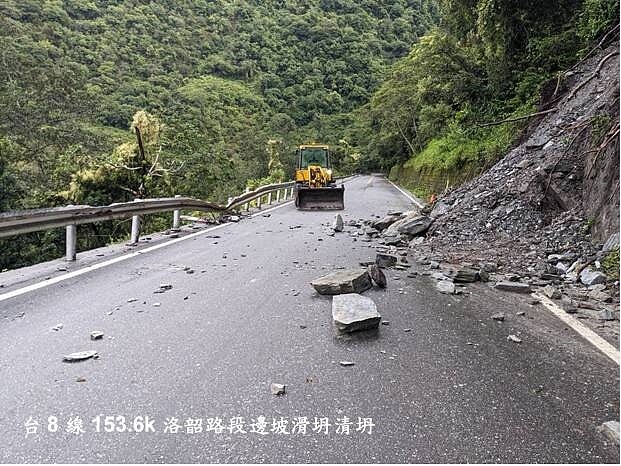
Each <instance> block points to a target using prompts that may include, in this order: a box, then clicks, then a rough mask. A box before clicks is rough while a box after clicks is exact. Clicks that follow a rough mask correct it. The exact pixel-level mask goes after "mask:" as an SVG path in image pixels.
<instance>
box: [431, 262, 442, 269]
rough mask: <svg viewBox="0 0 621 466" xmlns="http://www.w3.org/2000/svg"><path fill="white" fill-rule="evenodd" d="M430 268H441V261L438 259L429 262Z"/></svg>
mask: <svg viewBox="0 0 621 466" xmlns="http://www.w3.org/2000/svg"><path fill="white" fill-rule="evenodd" d="M429 268H430V269H432V270H433V269H439V268H440V263H439V262H437V261H431V262H429Z"/></svg>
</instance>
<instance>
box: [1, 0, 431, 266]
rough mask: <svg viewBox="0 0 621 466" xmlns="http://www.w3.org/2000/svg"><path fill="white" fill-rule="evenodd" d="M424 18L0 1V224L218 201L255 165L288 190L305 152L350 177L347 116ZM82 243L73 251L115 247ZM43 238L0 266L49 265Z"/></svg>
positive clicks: (227, 6) (118, 231)
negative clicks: (323, 152) (88, 210)
mask: <svg viewBox="0 0 621 466" xmlns="http://www.w3.org/2000/svg"><path fill="white" fill-rule="evenodd" d="M437 16H438V14H437V6H436V4H435V2H434V1H432V0H397V1H391V2H382V1H377V0H365V1H355V0H313V1H299V0H282V1H277V0H270V1H252V0H234V1H223V0H216V1H207V0H202V1H189V0H185V1H172V0H168V1H166V0H162V1H140V0H117V1H111V0H90V1H83V0H46V1H39V0H7V1H4V2H0V63H1V64H2V66H0V179H1V180H2V183H1V184H2V189H1V192H0V211H4V210H7V209H19V208H33V207H39V206H46V207H47V206H53V205H61V204H67V203H74V204H76V203H80V204H107V203H110V202H115V201H122V200H127V199H132V198H134V197H136V196H158V195H169V194H172V193H183V194H186V195H191V196H197V197H201V198H208V199H214V200H222V199H225V198H226V196H227V195H231V194H236V193H239V192H240V191H241V190H242V189H243V188H244V187H245V186H246V185H247V183H248V180H249V179H250V180H252V179H258V178H262V177H266V176H268V175H270V174H269V173H268V159H269V158H272V159H275V160H278V161H279V162H280V164H273V166H279V165H281V164H282V165H283V166H284V167H285V170H284V172H283V171H282V170H280V171H276V172H275V173H272V174H271V176H272V177H280V176H283V173H285V174H286V176H287V177H289V175H290V172H291V164H292V150H293V147H294V146H295V144H298V143H300V142H306V141H309V140H318V141H325V142H328V143H330V144H332V145H333V146H334V147H335V148H336V149H337V157H338V158H339V159H342V160H339V162H340V163H341V165H346V164H349V166H348V167H346V168H347V169H351V166H352V163H353V160H352V159H351V158H348V157H347V154H348V150H349V147H350V146H349V145H348V142H347V141H342V142H339V141H340V140H341V139H342V138H343V135H344V128H346V127H347V126H349V125H350V123H351V115H350V112H351V111H352V110H353V109H355V108H357V107H359V106H360V105H362V104H364V103H365V102H367V101H368V99H369V97H370V96H371V94H372V92H373V91H374V90H375V89H376V88H377V86H378V84H379V83H380V82H381V81H382V79H383V77H384V75H385V72H386V70H387V69H388V67H389V65H390V64H391V63H392V62H393V61H394V60H395V59H396V58H399V57H403V56H405V55H407V53H408V52H409V50H410V49H411V47H412V45H413V44H414V43H415V42H416V41H417V39H418V38H419V37H420V36H422V35H423V34H424V33H425V32H426V31H427V30H428V29H429V27H430V26H431V25H432V24H434V23H435V21H436V20H437ZM138 112H139V113H138ZM136 128H137V129H138V130H139V131H140V133H141V135H142V137H143V139H144V142H145V149H146V151H145V154H144V155H141V154H139V151H138V145H137V142H136V136H135V132H136V131H135V129H136ZM251 183H252V182H251ZM151 227H152V228H156V227H157V225H152V226H151ZM88 228H91V229H93V230H95V231H85V234H84V235H83V237H82V238H81V247H86V246H89V245H96V244H102V243H103V242H106V241H109V240H111V239H114V238H116V237H119V235H121V236H122V235H123V234H124V233H125V232H126V226H125V225H123V224H118V222H117V224H115V225H99V226H92V227H85V229H88ZM87 233H89V234H88V235H87ZM59 235H60V233H59V232H47V233H41V234H33V235H30V236H29V237H24V238H19V239H18V243H17V245H16V243H15V242H14V241H11V243H10V244H11V246H10V247H9V246H8V244H9V243H8V242H3V243H2V244H3V245H6V246H5V247H4V254H3V255H2V263H0V267H8V266H15V265H21V264H25V263H29V262H30V261H32V260H34V259H35V258H36V259H37V260H40V259H44V258H48V257H53V256H56V255H58V254H59V245H61V244H62V242H61V241H59V240H58V238H57V237H58V236H59ZM87 236H88V238H90V239H89V240H88V241H90V244H86V241H87ZM41 245H44V247H43V248H41ZM30 248H31V249H32V250H31V251H30ZM19 249H21V254H20V256H21V257H20V258H16V257H14V254H12V253H9V251H10V250H11V251H12V250H19Z"/></svg>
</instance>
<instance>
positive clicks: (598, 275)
mask: <svg viewBox="0 0 621 466" xmlns="http://www.w3.org/2000/svg"><path fill="white" fill-rule="evenodd" d="M580 281H581V282H582V283H583V284H585V285H586V286H591V285H599V284H604V283H606V275H605V274H603V273H602V272H598V271H595V270H591V268H590V267H586V268H585V269H584V270H583V271H582V272H580Z"/></svg>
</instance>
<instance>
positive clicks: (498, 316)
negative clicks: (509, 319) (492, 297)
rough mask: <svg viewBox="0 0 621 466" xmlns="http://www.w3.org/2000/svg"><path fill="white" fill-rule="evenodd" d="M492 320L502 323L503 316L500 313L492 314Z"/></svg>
mask: <svg viewBox="0 0 621 466" xmlns="http://www.w3.org/2000/svg"><path fill="white" fill-rule="evenodd" d="M492 319H493V320H497V321H498V322H502V321H504V320H505V315H504V314H503V313H502V312H498V313H496V314H492Z"/></svg>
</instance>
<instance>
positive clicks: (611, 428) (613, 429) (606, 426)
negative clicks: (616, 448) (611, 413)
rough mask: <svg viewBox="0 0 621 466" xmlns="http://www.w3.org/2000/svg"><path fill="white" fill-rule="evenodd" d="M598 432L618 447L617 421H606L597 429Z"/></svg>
mask: <svg viewBox="0 0 621 466" xmlns="http://www.w3.org/2000/svg"><path fill="white" fill-rule="evenodd" d="M598 430H599V431H600V432H601V433H602V434H604V435H605V436H606V437H608V439H609V440H610V441H612V442H614V443H615V444H616V445H619V421H607V422H604V423H603V424H602V425H601V426H599V427H598Z"/></svg>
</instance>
